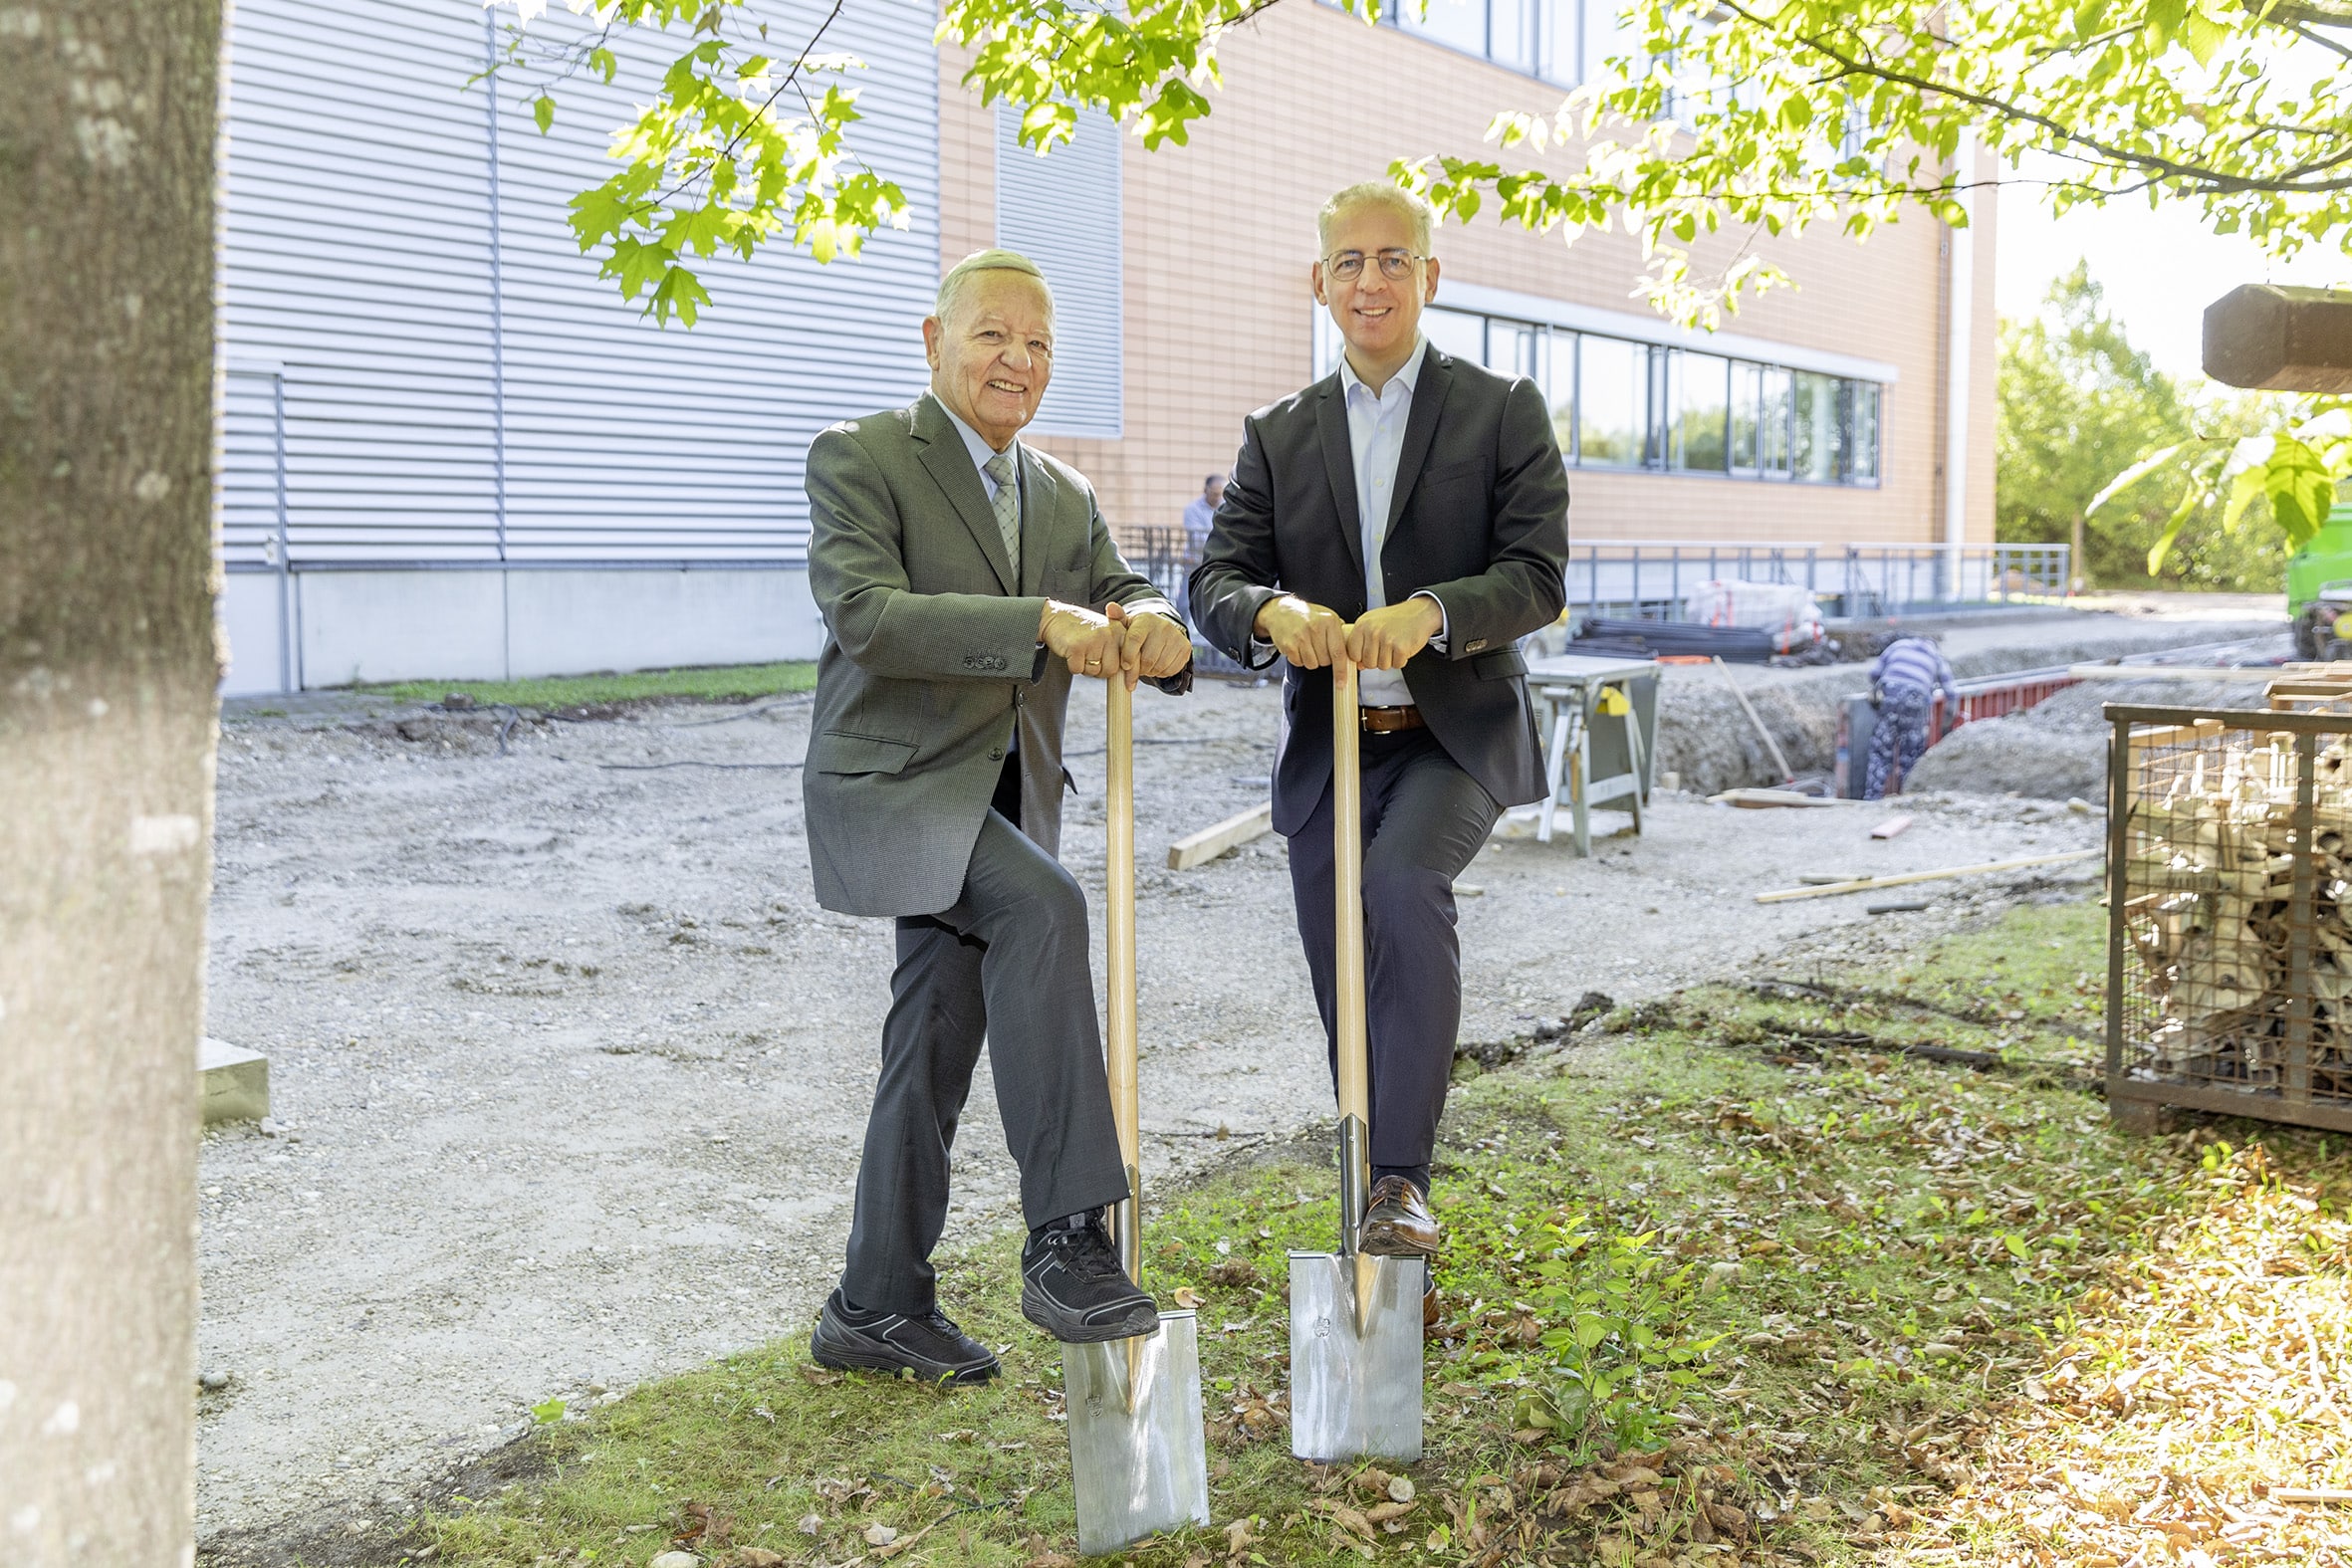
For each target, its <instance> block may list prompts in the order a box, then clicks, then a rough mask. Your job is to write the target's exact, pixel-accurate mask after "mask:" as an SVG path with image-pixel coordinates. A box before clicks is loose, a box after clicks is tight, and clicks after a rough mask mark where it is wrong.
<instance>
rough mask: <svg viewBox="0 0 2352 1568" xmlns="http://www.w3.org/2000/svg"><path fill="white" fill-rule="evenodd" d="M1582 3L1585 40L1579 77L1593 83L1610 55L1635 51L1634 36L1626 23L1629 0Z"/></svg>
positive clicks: (1578, 70)
mask: <svg viewBox="0 0 2352 1568" xmlns="http://www.w3.org/2000/svg"><path fill="white" fill-rule="evenodd" d="M1582 6H1583V12H1584V39H1583V49H1582V51H1581V54H1580V58H1579V59H1578V61H1577V74H1576V80H1577V81H1578V82H1589V81H1591V80H1592V79H1593V78H1594V77H1596V76H1599V75H1600V73H1601V71H1602V69H1603V68H1604V66H1605V65H1606V63H1607V61H1608V59H1609V57H1610V56H1612V55H1629V54H1631V53H1633V39H1632V37H1631V36H1630V33H1631V30H1630V29H1629V28H1627V27H1626V25H1625V0H1582Z"/></svg>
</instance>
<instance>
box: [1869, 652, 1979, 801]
mask: <svg viewBox="0 0 2352 1568" xmlns="http://www.w3.org/2000/svg"><path fill="white" fill-rule="evenodd" d="M1870 686H1871V691H1872V693H1873V695H1874V696H1875V697H1876V698H1877V700H1878V723H1877V725H1876V726H1875V727H1873V728H1872V730H1871V732H1870V773H1869V777H1868V780H1867V782H1866V783H1865V784H1864V786H1863V790H1862V797H1863V798H1864V799H1866V800H1883V799H1885V798H1886V792H1887V782H1888V780H1889V779H1890V778H1893V779H1896V780H1898V781H1899V780H1901V779H1904V778H1908V777H1909V776H1910V773H1911V770H1912V769H1914V768H1916V767H1918V766H1919V759H1920V756H1921V754H1923V753H1924V752H1926V751H1927V749H1928V705H1929V703H1930V702H1931V701H1932V700H1933V699H1934V697H1935V694H1936V693H1937V692H1939V691H1941V692H1942V693H1943V694H1944V696H1945V699H1946V700H1947V701H1948V702H1950V703H1951V704H1953V705H1954V707H1956V708H1957V707H1958V705H1959V703H1960V692H1959V690H1958V688H1956V687H1955V686H1954V685H1953V684H1952V662H1951V661H1950V660H1949V659H1946V658H1945V657H1944V650H1943V649H1942V648H1939V647H1937V646H1936V640H1935V639H1934V638H1933V637H1900V638H1897V639H1896V640H1895V641H1893V642H1890V643H1888V644H1887V645H1886V647H1885V648H1884V649H1883V650H1881V652H1880V653H1879V655H1878V662H1877V663H1875V664H1873V665H1871V666H1870Z"/></svg>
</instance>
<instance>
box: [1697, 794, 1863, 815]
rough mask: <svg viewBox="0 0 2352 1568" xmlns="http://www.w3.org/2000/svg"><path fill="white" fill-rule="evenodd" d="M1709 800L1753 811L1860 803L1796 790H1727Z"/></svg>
mask: <svg viewBox="0 0 2352 1568" xmlns="http://www.w3.org/2000/svg"><path fill="white" fill-rule="evenodd" d="M1707 799H1708V802H1709V803H1710V804H1713V803H1715V802H1717V801H1721V802H1722V803H1723V804H1725V805H1737V806H1744V807H1746V808H1747V809H1749V810H1752V811H1753V810H1759V809H1761V808H1763V807H1764V806H1767V805H1796V806H1807V805H1854V804H1857V803H1858V802H1856V801H1853V800H1833V799H1831V798H1829V797H1828V796H1827V795H1818V794H1803V793H1800V792H1798V791H1797V790H1794V789H1726V790H1725V791H1724V792H1723V793H1721V794H1711V795H1709V796H1708V797H1707Z"/></svg>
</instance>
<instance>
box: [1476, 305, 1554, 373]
mask: <svg viewBox="0 0 2352 1568" xmlns="http://www.w3.org/2000/svg"><path fill="white" fill-rule="evenodd" d="M1540 336H1541V333H1540V330H1539V329H1537V328H1535V327H1532V326H1529V324H1528V323H1526V322H1507V321H1503V320H1501V319H1500V318H1498V317H1492V316H1490V317H1488V318H1487V368H1488V369H1490V370H1492V371H1494V372H1495V373H1496V374H1497V375H1524V376H1526V377H1528V378H1529V380H1531V381H1533V382H1535V383H1536V384H1537V385H1541V384H1542V382H1543V361H1542V356H1541V354H1540V353H1539V352H1538V339H1539V337H1540Z"/></svg>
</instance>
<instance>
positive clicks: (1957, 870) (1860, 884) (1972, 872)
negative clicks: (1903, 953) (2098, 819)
mask: <svg viewBox="0 0 2352 1568" xmlns="http://www.w3.org/2000/svg"><path fill="white" fill-rule="evenodd" d="M2106 852H2107V851H2106V850H2104V849H2069V850H2067V851H2065V852H2064V853H2063V854H2055V855H2023V856H2020V857H2019V858H2017V859H2015V860H1987V861H1984V862H1983V863H1981V864H1979V865H1973V866H1945V867H1943V868H1941V869H1940V870H1935V871H1897V872H1894V873H1892V874H1890V875H1887V876H1866V877H1857V878H1855V879H1854V880H1853V881H1851V882H1828V883H1824V884H1822V885H1821V886H1819V887H1785V888H1782V889H1780V890H1779V891H1778V892H1776V893H1759V894H1757V895H1756V901H1757V902H1758V903H1760V904H1785V903H1787V902H1788V901H1789V900H1790V899H1795V898H1827V897H1828V896H1829V895H1831V894H1832V893H1869V892H1874V891H1876V890H1877V889H1879V888H1882V887H1900V886H1902V885H1903V884H1904V883H1906V882H1935V881H1940V880H1941V879H1943V878H1945V877H1949V876H1982V875H1984V874H1985V873H1987V872H1990V871H2022V870H2024V869H2025V868H2026V867H2027V866H2055V865H2064V864H2065V863H2066V862H2068V861H2070V860H2088V859H2091V858H2092V857H2093V856H2096V855H2103V854H2105V853H2106Z"/></svg>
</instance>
